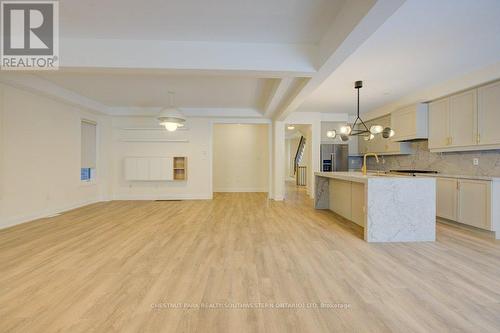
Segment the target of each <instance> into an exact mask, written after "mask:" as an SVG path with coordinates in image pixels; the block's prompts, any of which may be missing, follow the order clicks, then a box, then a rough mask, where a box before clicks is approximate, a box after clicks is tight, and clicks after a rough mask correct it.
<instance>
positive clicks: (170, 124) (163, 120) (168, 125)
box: [158, 91, 186, 132]
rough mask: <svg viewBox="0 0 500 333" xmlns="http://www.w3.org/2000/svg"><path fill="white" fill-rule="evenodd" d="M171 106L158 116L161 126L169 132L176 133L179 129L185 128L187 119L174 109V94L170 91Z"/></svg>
mask: <svg viewBox="0 0 500 333" xmlns="http://www.w3.org/2000/svg"><path fill="white" fill-rule="evenodd" d="M168 95H169V104H170V106H169V107H168V108H165V109H163V110H161V112H160V114H159V115H158V121H159V122H160V125H162V126H164V127H165V129H166V130H167V131H169V132H174V131H176V130H177V129H178V128H179V127H183V126H184V122H185V121H186V117H185V116H184V115H183V114H182V113H181V112H180V111H179V110H177V109H176V108H174V93H173V92H171V91H169V92H168Z"/></svg>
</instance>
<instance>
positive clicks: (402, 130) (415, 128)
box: [391, 103, 429, 142]
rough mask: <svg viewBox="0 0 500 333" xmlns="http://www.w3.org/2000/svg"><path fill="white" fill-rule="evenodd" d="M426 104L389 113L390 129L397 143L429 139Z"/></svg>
mask: <svg viewBox="0 0 500 333" xmlns="http://www.w3.org/2000/svg"><path fill="white" fill-rule="evenodd" d="M428 110H429V107H428V104H427V103H418V104H412V105H409V106H407V107H404V108H402V109H399V110H396V111H394V112H392V113H391V127H392V128H393V129H394V131H395V132H396V134H395V135H394V137H393V138H392V140H393V141H397V142H413V141H422V140H427V139H428V138H429V130H428V126H429V125H428V117H429V111H428Z"/></svg>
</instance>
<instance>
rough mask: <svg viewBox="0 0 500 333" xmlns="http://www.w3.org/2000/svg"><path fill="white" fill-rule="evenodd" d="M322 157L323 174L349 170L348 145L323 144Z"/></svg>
mask: <svg viewBox="0 0 500 333" xmlns="http://www.w3.org/2000/svg"><path fill="white" fill-rule="evenodd" d="M320 156H321V161H320V166H321V171H323V172H329V171H348V170H349V146H348V145H346V144H322V145H321V148H320Z"/></svg>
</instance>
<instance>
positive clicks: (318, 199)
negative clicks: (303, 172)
mask: <svg viewBox="0 0 500 333" xmlns="http://www.w3.org/2000/svg"><path fill="white" fill-rule="evenodd" d="M315 182H316V195H315V197H314V208H316V209H330V187H329V178H326V177H321V176H315Z"/></svg>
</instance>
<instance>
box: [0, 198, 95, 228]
mask: <svg viewBox="0 0 500 333" xmlns="http://www.w3.org/2000/svg"><path fill="white" fill-rule="evenodd" d="M98 202H100V201H99V200H97V199H93V200H86V201H81V202H79V203H76V204H73V205H69V206H63V207H59V208H54V209H49V210H45V211H39V212H36V213H32V214H27V215H18V216H14V217H10V218H7V219H5V220H4V221H1V222H0V229H4V228H9V227H13V226H15V225H19V224H23V223H27V222H31V221H35V220H39V219H43V218H48V217H51V216H54V215H57V214H62V213H65V212H67V211H70V210H73V209H77V208H81V207H85V206H88V205H92V204H95V203H98Z"/></svg>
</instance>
